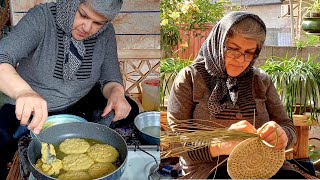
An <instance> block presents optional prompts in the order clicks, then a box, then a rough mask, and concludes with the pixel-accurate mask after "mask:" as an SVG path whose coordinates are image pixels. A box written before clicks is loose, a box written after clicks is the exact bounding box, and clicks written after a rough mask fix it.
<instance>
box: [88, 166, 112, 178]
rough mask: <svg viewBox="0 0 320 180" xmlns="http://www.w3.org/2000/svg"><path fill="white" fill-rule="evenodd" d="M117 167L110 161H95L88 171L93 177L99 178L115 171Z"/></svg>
mask: <svg viewBox="0 0 320 180" xmlns="http://www.w3.org/2000/svg"><path fill="white" fill-rule="evenodd" d="M116 169H117V167H116V166H115V165H113V164H112V163H95V164H94V165H92V166H91V167H90V168H89V170H88V173H89V175H90V176H91V177H93V178H99V177H102V176H104V175H107V174H110V173H112V172H113V171H115V170H116Z"/></svg>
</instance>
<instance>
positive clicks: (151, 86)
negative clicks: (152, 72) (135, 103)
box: [141, 76, 160, 111]
mask: <svg viewBox="0 0 320 180" xmlns="http://www.w3.org/2000/svg"><path fill="white" fill-rule="evenodd" d="M141 88H142V106H143V108H144V110H145V111H157V110H159V107H160V78H159V77H158V76H152V77H148V78H146V79H145V80H144V81H142V82H141Z"/></svg>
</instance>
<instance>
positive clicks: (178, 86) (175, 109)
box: [167, 67, 212, 161]
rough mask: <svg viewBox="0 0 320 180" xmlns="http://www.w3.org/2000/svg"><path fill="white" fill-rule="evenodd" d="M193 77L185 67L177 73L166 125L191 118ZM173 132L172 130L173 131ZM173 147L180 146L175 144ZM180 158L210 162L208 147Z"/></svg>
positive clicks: (184, 154) (190, 71) (170, 97)
mask: <svg viewBox="0 0 320 180" xmlns="http://www.w3.org/2000/svg"><path fill="white" fill-rule="evenodd" d="M193 84H194V83H193V76H192V69H191V68H190V67H186V68H184V69H183V70H181V71H180V72H179V74H178V75H177V77H176V78H175V81H174V83H173V86H172V89H171V92H170V96H169V99H168V115H167V116H168V124H169V126H173V125H178V124H180V123H181V120H187V119H192V118H193V110H194V106H195V103H194V101H193V96H194V95H193V93H194V92H193ZM173 131H174V129H173ZM175 146H181V144H177V145H175ZM182 156H184V158H185V159H186V158H187V159H191V160H192V161H211V160H212V158H211V156H210V152H209V147H208V146H206V147H203V148H200V149H197V150H193V151H189V152H187V153H183V154H182Z"/></svg>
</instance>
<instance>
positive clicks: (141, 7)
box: [121, 0, 160, 11]
mask: <svg viewBox="0 0 320 180" xmlns="http://www.w3.org/2000/svg"><path fill="white" fill-rule="evenodd" d="M159 10H160V0H124V1H123V5H122V9H121V11H159Z"/></svg>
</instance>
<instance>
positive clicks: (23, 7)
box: [10, 0, 56, 12]
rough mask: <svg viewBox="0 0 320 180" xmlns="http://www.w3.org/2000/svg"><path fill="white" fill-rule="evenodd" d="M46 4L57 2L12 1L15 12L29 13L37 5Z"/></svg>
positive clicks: (54, 0)
mask: <svg viewBox="0 0 320 180" xmlns="http://www.w3.org/2000/svg"><path fill="white" fill-rule="evenodd" d="M46 2H56V0H10V3H11V9H13V12H27V11H29V9H30V8H32V7H34V6H35V5H37V4H40V3H46Z"/></svg>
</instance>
